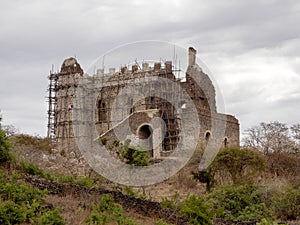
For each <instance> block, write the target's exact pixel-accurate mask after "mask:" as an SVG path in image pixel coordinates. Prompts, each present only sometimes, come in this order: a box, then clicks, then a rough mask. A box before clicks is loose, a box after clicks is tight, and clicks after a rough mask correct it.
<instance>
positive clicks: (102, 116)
mask: <svg viewBox="0 0 300 225" xmlns="http://www.w3.org/2000/svg"><path fill="white" fill-rule="evenodd" d="M97 107H98V121H99V122H107V109H106V105H105V102H104V101H103V100H102V99H100V100H99V101H98V106H97Z"/></svg>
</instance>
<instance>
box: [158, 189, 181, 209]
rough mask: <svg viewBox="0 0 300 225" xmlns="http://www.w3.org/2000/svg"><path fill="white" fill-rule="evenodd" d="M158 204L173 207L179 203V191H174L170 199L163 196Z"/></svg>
mask: <svg viewBox="0 0 300 225" xmlns="http://www.w3.org/2000/svg"><path fill="white" fill-rule="evenodd" d="M160 205H161V206H162V207H163V208H169V209H175V208H176V207H178V205H179V193H178V192H176V193H175V194H174V195H173V196H172V197H171V198H170V199H169V198H163V199H162V201H161V203H160Z"/></svg>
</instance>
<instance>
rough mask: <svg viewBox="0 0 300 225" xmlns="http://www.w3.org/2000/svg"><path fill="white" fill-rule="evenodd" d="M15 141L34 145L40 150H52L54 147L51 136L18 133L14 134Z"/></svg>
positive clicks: (20, 143)
mask: <svg viewBox="0 0 300 225" xmlns="http://www.w3.org/2000/svg"><path fill="white" fill-rule="evenodd" d="M13 139H14V141H15V143H16V144H19V145H26V146H33V147H35V148H36V149H38V150H42V151H48V152H51V150H52V148H54V144H53V143H52V141H51V139H50V138H47V137H45V138H44V137H40V136H31V135H28V134H18V135H15V136H14V138H13Z"/></svg>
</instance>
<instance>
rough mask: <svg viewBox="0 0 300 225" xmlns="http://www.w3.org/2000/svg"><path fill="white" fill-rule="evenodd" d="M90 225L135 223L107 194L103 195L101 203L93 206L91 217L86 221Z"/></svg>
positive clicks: (128, 224)
mask: <svg viewBox="0 0 300 225" xmlns="http://www.w3.org/2000/svg"><path fill="white" fill-rule="evenodd" d="M85 223H86V224H88V225H98V224H99V225H104V224H118V225H135V224H137V223H135V222H134V221H132V220H131V219H130V218H128V217H126V216H124V213H123V208H122V206H121V205H120V204H117V203H115V202H114V201H113V199H112V198H111V197H110V196H109V195H107V194H105V195H102V199H101V201H100V202H99V203H98V204H97V205H94V206H93V210H92V213H91V215H90V216H88V217H87V218H86V219H85Z"/></svg>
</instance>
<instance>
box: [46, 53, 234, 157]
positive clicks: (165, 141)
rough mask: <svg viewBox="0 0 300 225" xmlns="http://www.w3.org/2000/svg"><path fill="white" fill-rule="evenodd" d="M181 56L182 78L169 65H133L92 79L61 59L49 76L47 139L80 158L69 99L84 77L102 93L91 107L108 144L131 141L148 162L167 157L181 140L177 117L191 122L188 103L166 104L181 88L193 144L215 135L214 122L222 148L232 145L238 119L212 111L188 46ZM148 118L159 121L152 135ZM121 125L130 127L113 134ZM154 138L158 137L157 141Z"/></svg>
mask: <svg viewBox="0 0 300 225" xmlns="http://www.w3.org/2000/svg"><path fill="white" fill-rule="evenodd" d="M187 57H188V68H187V70H186V75H185V77H184V78H178V77H176V76H175V72H174V70H175V69H174V68H175V67H174V65H172V61H164V62H156V63H152V64H151V63H147V62H144V63H142V64H141V65H139V64H133V65H131V66H130V67H128V66H124V67H121V68H120V70H118V71H116V70H115V69H113V68H110V69H109V71H108V73H105V72H104V70H103V69H98V70H97V72H96V73H95V74H94V75H93V76H88V75H86V74H85V73H84V71H83V69H82V68H81V66H80V64H79V63H78V62H77V60H76V59H75V58H69V59H66V60H65V61H64V62H63V64H62V66H61V69H60V71H59V72H57V73H53V72H52V73H51V74H50V76H49V80H50V85H49V98H48V99H49V109H48V137H49V138H51V139H52V140H53V141H55V142H56V144H57V148H58V149H59V150H60V151H64V153H65V154H66V155H67V156H68V157H69V156H70V157H80V156H79V155H80V153H79V152H78V151H77V150H76V142H75V138H76V132H74V129H73V123H74V121H73V117H72V113H73V110H74V104H73V98H74V95H75V94H76V89H77V86H78V83H79V82H80V81H81V80H82V79H89V80H95V81H97V82H102V84H101V85H102V89H101V91H99V93H98V97H97V99H96V101H95V103H94V104H95V107H94V108H95V112H94V118H95V119H94V120H95V127H96V129H97V132H98V135H99V137H100V138H105V139H107V140H108V141H109V142H113V141H115V140H117V141H124V140H125V139H131V140H135V139H136V140H137V141H138V142H137V144H141V145H143V146H144V147H146V148H147V149H148V152H149V155H150V156H151V157H152V158H163V157H167V156H169V155H170V154H171V153H172V151H173V150H174V149H175V148H176V147H178V144H179V142H180V140H181V139H182V134H181V133H182V132H181V130H182V126H183V124H182V118H183V117H184V118H185V119H186V118H188V119H189V120H190V121H191V123H193V120H194V118H192V117H189V112H188V107H187V105H186V104H188V103H187V102H186V101H185V99H184V98H183V97H182V99H181V100H180V101H177V102H178V104H177V105H173V104H172V100H170V99H173V98H176V99H177V100H178V99H180V98H181V95H180V93H181V92H182V91H180V90H184V91H185V92H186V93H187V95H188V96H189V98H190V99H191V101H192V103H193V105H194V106H195V108H196V110H197V114H198V118H199V123H200V124H199V135H197V137H195V139H197V140H198V143H199V146H205V144H206V143H207V142H208V141H209V139H210V138H211V137H213V136H214V135H216V134H215V133H217V132H218V130H217V129H212V126H213V123H215V122H216V121H220V122H222V123H224V124H225V125H226V126H225V130H224V134H222V137H220V136H219V138H220V139H221V140H220V141H221V142H222V146H223V147H226V146H229V145H236V146H238V145H239V123H238V120H237V119H236V118H235V117H234V116H231V115H225V114H221V113H218V112H217V107H216V100H215V99H216V94H215V88H214V86H213V84H212V82H211V80H210V78H209V76H208V75H207V74H205V73H204V72H203V71H202V69H201V68H200V67H199V66H198V65H197V64H196V50H195V49H193V48H189V51H188V56H187ZM159 78H160V80H159ZM161 80H163V81H164V80H169V81H171V83H170V82H162V81H161ZM149 81H151V82H149ZM126 87H127V88H126ZM128 87H131V88H128ZM137 87H138V88H139V90H142V92H143V93H145V97H144V98H141V97H140V96H137V95H136V94H135V91H134V90H135V89H137ZM124 89H126V91H124ZM153 93H155V94H153ZM121 95H122V97H121V98H120V96H121ZM116 112H117V113H116ZM154 118H160V121H161V122H160V123H163V125H162V126H161V127H159V130H158V132H157V130H156V132H154V130H155V129H157V127H154V126H153V124H152V123H151V121H153V119H154ZM125 125H126V126H129V128H130V129H129V130H130V132H129V134H125V135H124V134H122V135H117V131H119V130H121V129H123V128H122V127H124V126H125ZM160 133H162V134H161V135H160ZM157 135H160V138H162V139H161V140H160V139H159V141H158V136H157ZM120 139H123V140H120ZM158 142H159V143H158ZM134 143H135V142H134Z"/></svg>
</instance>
